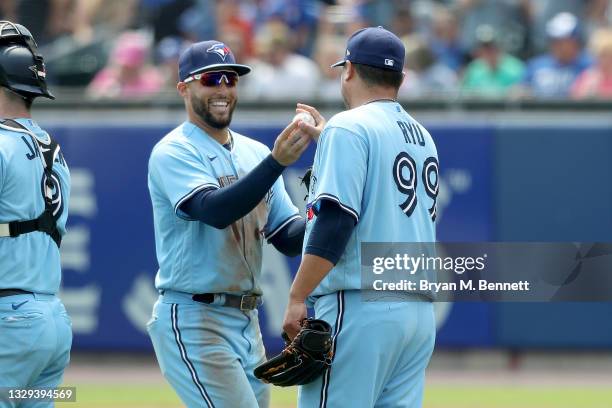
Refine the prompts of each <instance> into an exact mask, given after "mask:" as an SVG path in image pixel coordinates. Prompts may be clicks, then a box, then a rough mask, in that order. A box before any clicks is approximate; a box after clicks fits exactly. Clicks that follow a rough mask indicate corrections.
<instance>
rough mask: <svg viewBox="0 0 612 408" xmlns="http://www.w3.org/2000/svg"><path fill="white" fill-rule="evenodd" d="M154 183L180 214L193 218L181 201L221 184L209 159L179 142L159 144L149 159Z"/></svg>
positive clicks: (183, 216) (188, 218)
mask: <svg viewBox="0 0 612 408" xmlns="http://www.w3.org/2000/svg"><path fill="white" fill-rule="evenodd" d="M149 177H150V180H151V184H152V185H154V186H155V187H156V188H157V189H158V191H159V192H160V193H161V194H163V195H165V196H166V197H167V198H168V200H169V201H170V203H171V205H172V207H173V208H174V212H175V213H176V215H177V216H179V217H181V218H183V219H186V220H192V219H191V218H190V217H189V216H188V215H187V214H185V213H184V212H183V211H181V210H180V206H181V204H182V203H184V202H185V201H187V200H188V199H189V198H191V197H193V195H194V194H196V193H198V192H199V191H203V190H206V189H217V188H219V182H218V181H217V178H216V177H215V175H214V171H213V168H212V166H211V164H210V162H207V161H205V160H202V159H201V157H200V156H199V155H198V154H197V152H195V151H192V150H190V149H189V147H188V146H184V145H181V144H178V143H165V144H162V145H158V146H157V147H156V148H155V149H154V150H153V153H152V154H151V158H150V160H149Z"/></svg>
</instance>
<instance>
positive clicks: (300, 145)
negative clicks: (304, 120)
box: [291, 134, 312, 155]
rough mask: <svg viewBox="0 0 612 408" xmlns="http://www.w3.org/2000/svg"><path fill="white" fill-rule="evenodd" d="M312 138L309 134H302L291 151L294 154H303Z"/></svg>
mask: <svg viewBox="0 0 612 408" xmlns="http://www.w3.org/2000/svg"><path fill="white" fill-rule="evenodd" d="M311 140H312V139H311V137H310V136H309V135H308V134H300V137H299V138H298V139H297V140H296V141H295V143H293V145H292V146H291V151H292V152H293V153H294V154H297V155H301V154H302V153H303V152H304V150H306V148H307V147H308V145H309V144H310V141H311Z"/></svg>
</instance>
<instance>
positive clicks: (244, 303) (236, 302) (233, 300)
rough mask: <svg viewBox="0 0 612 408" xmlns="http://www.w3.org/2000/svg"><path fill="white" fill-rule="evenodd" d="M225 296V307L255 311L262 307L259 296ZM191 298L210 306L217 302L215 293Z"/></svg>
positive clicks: (201, 294) (200, 294)
mask: <svg viewBox="0 0 612 408" xmlns="http://www.w3.org/2000/svg"><path fill="white" fill-rule="evenodd" d="M217 295H219V294H217ZM224 296H225V303H223V306H228V307H235V308H236V309H240V310H253V309H257V307H258V306H259V305H261V296H259V295H229V294H227V293H226V294H224ZM191 298H192V299H193V300H195V301H196V302H201V303H209V304H210V303H213V302H214V301H215V293H198V294H197V295H193V296H192V297H191Z"/></svg>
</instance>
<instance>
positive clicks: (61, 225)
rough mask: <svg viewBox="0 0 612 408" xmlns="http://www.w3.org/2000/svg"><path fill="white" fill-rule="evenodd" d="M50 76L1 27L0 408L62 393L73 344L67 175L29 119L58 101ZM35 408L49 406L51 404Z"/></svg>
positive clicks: (8, 26) (19, 32)
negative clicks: (65, 247) (66, 259)
mask: <svg viewBox="0 0 612 408" xmlns="http://www.w3.org/2000/svg"><path fill="white" fill-rule="evenodd" d="M45 75H46V74H45V65H44V61H43V57H42V56H41V55H40V54H39V53H38V50H37V45H36V43H35V41H34V39H33V38H32V35H31V34H30V32H29V31H28V30H27V29H26V28H25V27H24V26H22V25H19V24H13V23H11V22H8V21H0V367H1V369H0V387H3V388H2V390H1V391H0V407H2V408H5V407H16V406H26V405H25V403H26V402H28V401H26V400H22V401H21V402H22V404H21V405H19V403H20V401H19V400H18V399H13V397H15V394H13V395H12V396H11V395H10V394H8V391H9V389H12V390H27V389H43V388H45V389H47V388H56V387H58V386H59V385H60V384H61V383H62V377H63V373H64V368H65V367H66V366H67V365H68V361H69V359H70V347H71V344H72V330H71V323H70V319H69V317H68V315H67V314H66V309H64V306H63V304H62V302H61V301H60V300H59V299H58V298H57V297H56V294H57V292H58V290H59V286H60V280H61V270H60V251H59V246H60V243H61V239H62V236H63V235H64V234H65V232H66V219H67V217H68V197H69V195H70V175H69V172H68V167H67V165H66V162H65V160H64V157H63V155H62V154H61V152H60V149H59V146H58V145H57V143H56V142H55V141H54V140H53V139H52V138H51V137H50V136H49V135H48V134H47V132H45V131H44V130H43V129H41V128H40V127H39V126H38V125H37V124H36V122H34V121H33V120H32V119H31V116H30V107H31V105H32V102H33V100H34V99H35V98H37V97H39V96H42V97H45V98H50V99H55V98H54V97H53V95H52V94H51V93H50V92H49V91H48V90H47V84H46V80H45ZM4 387H6V388H4ZM30 403H31V401H30ZM28 406H29V405H28ZM36 406H37V407H52V406H53V402H52V401H45V402H42V401H41V402H38V403H37V405H36Z"/></svg>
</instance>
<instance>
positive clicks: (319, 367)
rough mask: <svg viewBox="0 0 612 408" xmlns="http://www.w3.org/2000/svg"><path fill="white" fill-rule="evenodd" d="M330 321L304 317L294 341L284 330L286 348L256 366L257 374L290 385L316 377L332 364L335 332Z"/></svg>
mask: <svg viewBox="0 0 612 408" xmlns="http://www.w3.org/2000/svg"><path fill="white" fill-rule="evenodd" d="M331 332H332V330H331V326H330V325H329V323H327V322H326V321H323V320H318V319H304V320H303V322H302V329H301V330H300V332H299V333H298V334H297V335H296V336H295V338H294V339H293V341H291V342H290V341H289V338H288V337H287V335H286V334H285V333H283V339H285V344H286V346H285V349H284V350H283V351H282V352H281V353H280V354H279V355H277V356H275V357H273V358H271V359H270V360H268V361H266V362H265V363H263V364H261V365H259V366H257V367H256V368H255V371H254V374H255V377H257V378H259V379H260V380H262V381H263V382H266V383H270V384H274V385H277V386H279V387H288V386H292V385H303V384H308V383H309V382H312V381H314V380H315V379H316V378H317V377H319V376H320V375H321V374H323V371H325V369H326V368H327V367H329V366H330V365H331V358H332V336H331Z"/></svg>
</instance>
